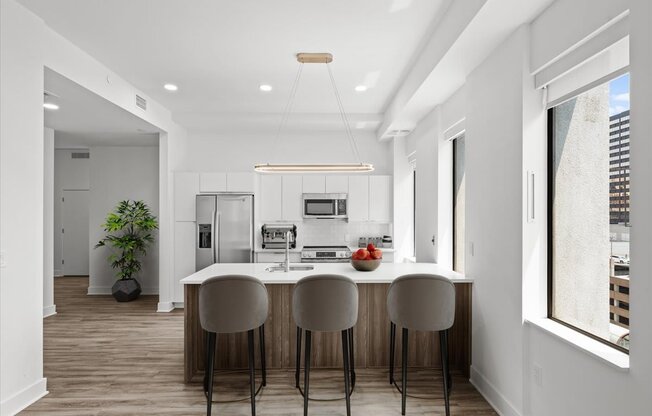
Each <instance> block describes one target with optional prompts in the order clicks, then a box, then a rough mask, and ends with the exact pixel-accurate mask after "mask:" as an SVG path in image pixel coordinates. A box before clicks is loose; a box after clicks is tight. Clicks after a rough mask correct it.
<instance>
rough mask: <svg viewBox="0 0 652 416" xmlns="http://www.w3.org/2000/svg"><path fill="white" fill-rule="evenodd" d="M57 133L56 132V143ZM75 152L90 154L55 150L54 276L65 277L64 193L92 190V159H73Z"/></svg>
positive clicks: (78, 150) (76, 150)
mask: <svg viewBox="0 0 652 416" xmlns="http://www.w3.org/2000/svg"><path fill="white" fill-rule="evenodd" d="M57 134H58V133H57V132H56V131H55V132H54V138H55V142H56V138H57ZM55 145H56V144H55ZM73 152H88V149H55V150H54V156H53V157H54V200H53V201H52V203H53V207H54V235H53V239H54V250H53V251H54V258H53V261H54V275H55V276H63V275H64V274H65V267H63V265H62V262H61V260H62V257H61V256H62V253H63V238H62V235H61V229H62V228H63V212H62V208H63V205H62V201H61V198H63V191H64V190H66V191H72V190H74V191H83V190H86V191H87V190H89V189H90V170H89V169H90V159H81V158H80V159H73V158H72V153H73Z"/></svg>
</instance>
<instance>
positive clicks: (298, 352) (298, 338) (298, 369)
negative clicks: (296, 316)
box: [294, 327, 303, 388]
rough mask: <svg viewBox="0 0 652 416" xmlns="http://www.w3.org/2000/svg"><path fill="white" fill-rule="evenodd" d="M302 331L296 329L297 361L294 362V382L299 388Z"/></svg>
mask: <svg viewBox="0 0 652 416" xmlns="http://www.w3.org/2000/svg"><path fill="white" fill-rule="evenodd" d="M302 334H303V330H302V329H301V328H299V327H297V360H296V371H295V372H294V381H295V387H296V388H299V378H300V377H299V375H300V371H301V337H302Z"/></svg>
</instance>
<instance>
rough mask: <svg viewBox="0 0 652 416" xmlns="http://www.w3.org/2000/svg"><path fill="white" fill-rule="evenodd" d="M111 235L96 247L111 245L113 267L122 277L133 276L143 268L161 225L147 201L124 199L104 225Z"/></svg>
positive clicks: (119, 276) (110, 260)
mask: <svg viewBox="0 0 652 416" xmlns="http://www.w3.org/2000/svg"><path fill="white" fill-rule="evenodd" d="M102 227H104V231H106V232H107V233H108V234H107V235H106V236H105V237H104V238H103V239H101V240H100V241H99V242H98V243H97V244H96V245H95V248H98V247H105V246H110V247H111V248H112V249H113V253H112V254H111V255H110V256H109V257H108V259H107V260H108V261H109V263H110V264H111V267H112V268H114V269H117V270H118V272H117V273H116V277H117V278H118V279H131V278H133V276H134V275H135V274H136V273H138V272H139V271H140V269H141V267H142V265H141V260H140V258H141V257H144V256H146V255H147V248H148V246H149V245H150V244H151V243H152V242H154V236H153V235H152V232H153V231H154V230H155V229H157V228H158V222H157V221H156V217H155V216H154V215H152V213H151V211H150V209H149V207H148V206H147V204H146V203H145V202H143V201H130V200H127V201H121V202H120V203H119V204H118V205H117V206H116V207H115V209H114V211H113V212H110V213H109V214H108V215H107V217H106V222H105V223H104V224H103V225H102Z"/></svg>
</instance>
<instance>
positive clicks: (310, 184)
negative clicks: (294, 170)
mask: <svg viewBox="0 0 652 416" xmlns="http://www.w3.org/2000/svg"><path fill="white" fill-rule="evenodd" d="M324 192H326V176H324V175H306V176H304V177H303V193H306V194H323V193H324Z"/></svg>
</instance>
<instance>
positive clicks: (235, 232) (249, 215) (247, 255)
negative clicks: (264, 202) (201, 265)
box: [217, 195, 253, 263]
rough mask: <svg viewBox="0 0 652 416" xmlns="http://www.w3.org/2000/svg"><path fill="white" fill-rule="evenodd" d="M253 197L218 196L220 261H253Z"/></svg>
mask: <svg viewBox="0 0 652 416" xmlns="http://www.w3.org/2000/svg"><path fill="white" fill-rule="evenodd" d="M252 221H253V197H252V196H251V195H228V196H226V195H224V196H223V195H221V196H219V197H218V198H217V223H218V231H217V233H218V244H217V249H218V258H217V262H218V263H251V262H252V261H253V259H252V256H253V223H252Z"/></svg>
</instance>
